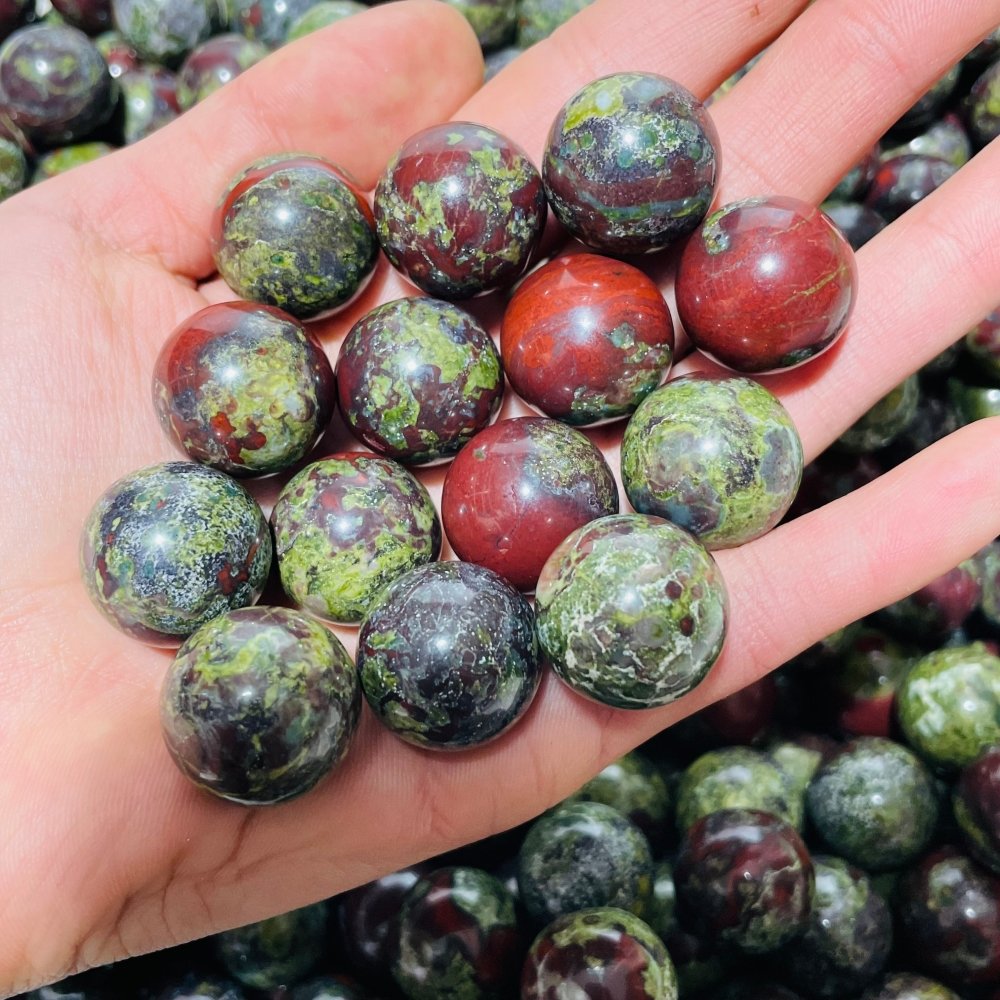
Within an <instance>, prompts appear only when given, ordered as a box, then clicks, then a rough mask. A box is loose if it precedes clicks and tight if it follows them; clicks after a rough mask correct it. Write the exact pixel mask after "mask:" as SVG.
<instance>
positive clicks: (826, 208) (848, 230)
mask: <svg viewBox="0 0 1000 1000" xmlns="http://www.w3.org/2000/svg"><path fill="white" fill-rule="evenodd" d="M820 208H821V209H822V210H823V212H824V213H825V214H826V216H827V218H829V219H830V221H831V222H832V223H833V224H834V225H835V226H836V227H837V228H838V229H839V230H840V231H841V233H843V235H844V239H846V240H847V242H848V243H850V244H851V249H852V250H860V249H861V248H862V247H863V246H864V245H865V244H866V243H868V242H869V241H870V240H873V239H874V238H875V237H876V236H878V234H879V233H880V232H882V230H883V229H885V227H886V226H887V225H888V223H887V222H886V221H885V219H883V218H882V216H881V215H879V214H878V212H876V211H875V209H874V208H869V207H868V206H867V205H860V204H858V203H857V202H854V201H824V202H823V204H822V205H821V206H820Z"/></svg>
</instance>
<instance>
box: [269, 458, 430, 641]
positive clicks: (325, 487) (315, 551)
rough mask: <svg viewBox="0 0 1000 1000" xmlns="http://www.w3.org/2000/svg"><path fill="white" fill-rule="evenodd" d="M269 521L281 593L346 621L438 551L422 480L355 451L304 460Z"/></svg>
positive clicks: (316, 611) (311, 610)
mask: <svg viewBox="0 0 1000 1000" xmlns="http://www.w3.org/2000/svg"><path fill="white" fill-rule="evenodd" d="M271 524H272V525H273V527H274V542H275V555H276V556H277V559H278V570H279V572H280V574H281V585H282V586H283V587H284V588H285V593H286V594H288V596H289V597H290V598H291V599H292V600H293V601H295V603H296V604H298V605H299V606H300V607H301V608H302V609H303V610H305V611H308V612H309V613H310V614H313V615H317V616H319V617H320V618H326V619H328V620H330V621H335V622H343V623H345V624H351V623H357V622H360V621H361V619H362V618H364V616H365V614H366V613H367V612H368V609H369V608H370V607H371V606H372V604H373V602H374V601H375V598H376V596H377V595H378V593H379V591H381V590H382V588H383V587H384V586H385V585H386V584H388V583H390V582H391V581H392V580H394V579H395V578H396V577H397V576H400V575H401V574H403V573H405V572H406V571H407V570H410V569H414V568H416V567H417V566H422V565H423V564H424V563H428V562H433V560H435V559H437V557H438V555H439V553H440V551H441V522H440V521H439V520H438V516H437V511H436V510H435V509H434V503H433V501H432V500H431V498H430V496H429V495H428V493H427V490H426V489H425V488H424V487H423V485H422V484H421V483H420V482H419V481H418V480H416V479H415V478H414V477H413V476H412V475H410V473H409V472H407V471H406V469H404V468H403V466H401V465H400V464H399V463H397V462H393V461H391V460H390V459H388V458H380V457H378V456H376V455H364V454H361V453H360V452H347V453H343V454H338V455H330V456H328V457H327V458H323V459H320V461H318V462H313V463H312V464H311V465H308V466H306V468H304V469H303V470H302V471H301V472H299V473H298V474H297V475H295V476H294V477H293V478H292V479H291V480H290V481H289V483H288V484H287V485H286V486H285V488H284V489H283V490H282V491H281V495H280V496H279V497H278V500H277V502H276V503H275V505H274V510H273V511H272V513H271Z"/></svg>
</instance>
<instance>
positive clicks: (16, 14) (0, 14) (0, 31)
mask: <svg viewBox="0 0 1000 1000" xmlns="http://www.w3.org/2000/svg"><path fill="white" fill-rule="evenodd" d="M34 13H35V4H34V3H33V2H32V0H0V42H2V41H3V40H4V39H5V38H6V37H7V36H8V35H9V34H10V33H11V32H12V31H16V30H17V29H18V28H20V27H21V26H22V25H23V24H24V23H25V22H27V21H28V20H29V19H30V18H31V17H32V16H33V15H34Z"/></svg>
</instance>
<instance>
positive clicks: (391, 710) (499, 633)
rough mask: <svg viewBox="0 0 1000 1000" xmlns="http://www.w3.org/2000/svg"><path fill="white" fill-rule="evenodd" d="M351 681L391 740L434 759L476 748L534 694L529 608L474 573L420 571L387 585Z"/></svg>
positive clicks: (469, 569)
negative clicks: (434, 752)
mask: <svg viewBox="0 0 1000 1000" xmlns="http://www.w3.org/2000/svg"><path fill="white" fill-rule="evenodd" d="M358 672H359V674H360V675H361V685H362V687H363V689H364V693H365V697H366V698H367V699H368V704H369V705H370V706H371V708H372V710H373V711H374V713H375V715H376V717H377V718H378V719H379V720H380V721H381V722H382V723H383V724H384V725H385V726H386V727H388V728H389V729H390V730H391V731H392V732H393V733H394V734H395V735H396V736H398V737H399V738H400V739H403V740H405V741H407V742H408V743H414V744H416V745H418V746H424V747H429V748H432V749H438V750H461V749H462V748H463V747H469V746H475V745H477V744H480V743H485V742H487V741H488V740H492V739H494V738H495V737H497V736H499V735H500V734H501V733H502V732H504V730H506V729H508V728H509V727H510V726H512V725H513V724H514V723H515V722H517V720H518V719H520V718H521V716H522V715H523V714H524V712H525V711H526V710H527V708H528V706H529V705H530V704H531V700H532V698H534V696H535V691H536V690H537V689H538V683H539V680H540V678H541V668H540V665H539V657H538V643H537V640H536V638H535V631H534V615H533V614H532V610H531V606H530V605H529V604H528V602H527V601H526V600H525V599H524V598H523V597H522V596H521V595H520V594H519V593H518V592H517V591H516V590H515V589H514V588H513V587H511V586H510V584H508V583H507V582H506V581H504V580H502V579H501V578H500V577H499V576H497V575H496V573H493V572H492V571H490V570H488V569H484V568H483V567H482V566H476V565H474V564H473V563H463V562H438V563H431V564H429V565H427V566H420V567H418V568H417V569H414V570H411V571H410V572H408V573H406V574H404V575H403V576H401V577H399V578H398V579H396V580H394V581H393V582H392V583H391V584H389V586H388V587H386V588H385V590H383V591H382V594H381V596H380V597H379V599H378V601H377V603H376V604H375V606H374V607H373V608H372V610H371V611H370V612H369V613H368V616H367V617H366V618H365V620H364V622H363V623H362V625H361V632H360V634H359V636H358Z"/></svg>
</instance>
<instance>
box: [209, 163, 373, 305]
mask: <svg viewBox="0 0 1000 1000" xmlns="http://www.w3.org/2000/svg"><path fill="white" fill-rule="evenodd" d="M211 238H212V255H213V257H214V259H215V265H216V267H218V269H219V274H220V275H221V276H222V278H223V279H224V280H225V282H226V284H228V285H229V287H230V288H231V289H232V290H233V291H234V292H236V293H237V294H238V295H241V296H242V297H243V298H245V299H251V300H252V301H254V302H263V303H264V304H265V305H271V306H277V307H278V308H279V309H284V310H285V311H286V312H289V313H291V314H292V315H293V316H295V317H296V318H298V319H315V318H316V317H317V316H321V315H324V314H327V313H330V312H332V311H333V310H335V309H339V308H341V307H342V306H345V305H346V304H347V303H349V302H350V301H351V300H352V299H353V298H354V297H355V296H356V295H357V294H358V293H359V292H360V291H361V289H362V288H364V286H365V285H366V284H367V283H368V280H369V279H370V278H371V275H372V272H373V269H374V267H375V261H376V258H377V257H378V241H377V240H376V238H375V223H374V218H373V216H372V212H371V209H370V208H369V207H368V202H367V201H365V198H364V195H363V194H362V193H361V191H360V190H359V189H358V188H357V187H356V186H355V184H354V182H353V181H352V180H351V179H350V178H349V177H348V176H347V175H346V174H345V173H344V172H343V171H342V170H340V169H339V168H338V167H335V166H334V165H333V164H331V163H327V162H326V161H325V160H323V159H321V158H320V157H318V156H310V155H308V154H305V153H285V154H281V155H278V156H269V157H264V158H263V159H260V160H256V161H255V162H254V163H251V164H250V166H248V167H246V168H245V169H244V170H243V171H242V172H241V173H240V174H239V175H238V176H237V177H236V178H235V179H234V180H233V181H232V183H231V184H230V185H229V188H228V190H227V191H226V192H225V194H224V195H223V196H222V199H221V201H220V203H219V206H218V208H217V209H216V211H215V216H214V218H213V220H212V229H211Z"/></svg>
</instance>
